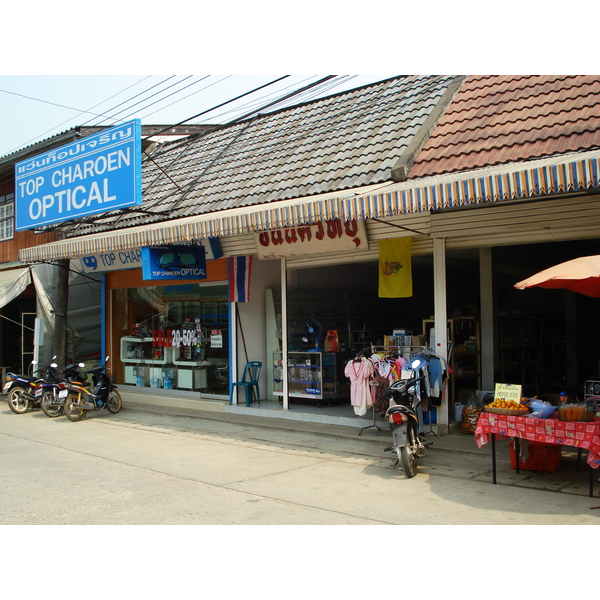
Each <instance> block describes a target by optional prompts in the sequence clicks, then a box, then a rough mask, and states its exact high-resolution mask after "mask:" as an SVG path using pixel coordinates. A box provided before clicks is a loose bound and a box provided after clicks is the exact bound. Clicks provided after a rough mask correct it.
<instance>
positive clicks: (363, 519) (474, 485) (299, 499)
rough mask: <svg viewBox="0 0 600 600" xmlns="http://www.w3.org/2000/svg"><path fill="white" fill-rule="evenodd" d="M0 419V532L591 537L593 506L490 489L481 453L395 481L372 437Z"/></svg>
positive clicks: (132, 418)
mask: <svg viewBox="0 0 600 600" xmlns="http://www.w3.org/2000/svg"><path fill="white" fill-rule="evenodd" d="M5 406H6V405H4V406H3V407H0V470H1V473H2V477H1V479H0V524H3V525H9V524H12V525H22V524H28V525H40V524H70V525H85V524H97V525H103V524H114V525H122V524H131V525H136V524H147V525H155V524H173V525H205V524H212V525H224V524H234V525H236V524H255V525H267V524H269V525H274V524H276V525H289V524H306V525H325V524H327V525H391V524H413V525H415V524H433V525H435V524H471V525H474V524H538V525H545V524H579V525H592V524H595V525H597V524H600V510H590V507H591V506H592V505H594V504H596V505H598V504H600V499H599V498H588V497H586V496H584V495H573V494H564V493H555V492H549V491H544V490H537V489H524V488H515V487H510V486H507V485H506V486H505V485H496V486H494V485H491V484H490V479H489V455H487V454H481V455H477V454H472V455H471V454H469V455H467V454H464V455H463V454H462V453H458V452H455V453H444V452H442V451H439V450H438V451H437V452H438V453H437V454H436V450H435V446H434V449H432V450H431V452H430V453H429V454H428V456H427V457H426V458H425V459H423V461H422V465H421V466H420V467H419V474H418V475H417V477H415V478H413V479H407V478H406V477H405V476H404V474H403V472H402V471H401V470H400V469H399V468H393V467H392V460H391V458H389V455H386V454H384V453H383V452H382V448H383V445H382V439H384V438H381V439H361V440H360V442H358V441H357V440H356V439H354V440H352V439H348V438H338V437H335V436H327V435H322V434H319V433H315V432H311V431H293V432H292V431H289V430H286V429H273V428H260V427H259V428H257V427H255V426H252V425H249V424H245V423H243V422H223V421H219V420H212V419H201V418H188V417H181V416H180V417H172V416H165V415H156V414H151V413H144V412H137V411H131V410H127V409H124V410H123V411H122V412H121V413H119V414H118V415H110V414H108V413H106V412H100V413H96V414H92V415H90V416H89V417H88V418H87V419H85V420H84V421H81V422H79V423H72V422H70V421H68V420H67V419H66V418H64V417H60V418H57V419H49V418H47V417H46V416H45V415H44V414H43V413H42V412H40V411H37V412H33V413H27V414H25V415H15V414H13V413H12V412H11V411H10V410H9V409H8V408H5ZM374 437H376V436H374ZM384 437H385V435H384Z"/></svg>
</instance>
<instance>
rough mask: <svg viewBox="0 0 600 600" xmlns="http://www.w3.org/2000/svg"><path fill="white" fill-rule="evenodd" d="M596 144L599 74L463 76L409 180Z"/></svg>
mask: <svg viewBox="0 0 600 600" xmlns="http://www.w3.org/2000/svg"><path fill="white" fill-rule="evenodd" d="M598 147H600V76H597V75H580V76H579V75H567V76H552V75H543V76H527V75H521V76H492V75H489V76H486V75H481V76H470V77H468V78H467V79H466V81H465V82H464V83H463V85H462V86H461V89H460V91H459V92H458V93H457V94H456V96H455V98H454V100H453V102H452V103H451V105H450V106H449V107H448V109H447V111H446V113H445V114H444V116H443V117H442V119H441V120H440V122H439V123H438V126H437V128H436V129H435V131H434V132H433V133H432V135H431V137H430V138H429V140H428V142H427V143H426V144H425V146H424V147H423V149H422V151H421V153H420V154H419V156H418V158H417V159H416V161H415V163H414V165H413V167H412V169H411V170H410V172H409V178H413V177H423V176H429V175H437V174H441V173H451V172H455V171H463V170H468V169H476V168H479V167H485V166H491V165H497V164H503V163H508V162H516V161H523V160H531V159H536V158H542V157H545V156H551V155H554V154H564V153H566V152H572V151H583V150H590V149H593V148H598Z"/></svg>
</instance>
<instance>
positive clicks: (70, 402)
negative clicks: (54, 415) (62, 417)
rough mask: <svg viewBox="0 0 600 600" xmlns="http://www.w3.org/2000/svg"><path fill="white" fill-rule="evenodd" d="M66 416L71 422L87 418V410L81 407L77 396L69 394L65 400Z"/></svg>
mask: <svg viewBox="0 0 600 600" xmlns="http://www.w3.org/2000/svg"><path fill="white" fill-rule="evenodd" d="M65 414H66V415H67V417H68V418H69V419H70V420H71V421H81V419H83V417H85V410H83V408H80V407H79V398H78V396H77V394H69V395H68V396H67V397H66V398H65Z"/></svg>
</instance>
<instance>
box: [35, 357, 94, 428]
mask: <svg viewBox="0 0 600 600" xmlns="http://www.w3.org/2000/svg"><path fill="white" fill-rule="evenodd" d="M83 367H85V365H84V364H83V363H81V362H80V363H73V364H70V365H67V366H66V367H65V368H64V369H63V370H62V371H61V373H60V374H61V375H62V379H64V380H66V381H74V382H80V383H83V384H84V385H85V384H86V378H87V377H86V376H85V375H84V374H83V373H82V372H81V371H80V369H82V368H83ZM58 384H59V381H58V380H57V381H45V380H41V381H38V382H37V386H36V388H35V397H36V400H38V401H39V403H40V406H41V408H42V410H43V411H44V413H45V414H46V416H48V417H50V418H52V419H53V418H54V417H59V416H60V415H62V414H63V412H64V406H65V399H64V398H61V397H59V395H58V392H59V387H58Z"/></svg>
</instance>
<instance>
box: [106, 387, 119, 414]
mask: <svg viewBox="0 0 600 600" xmlns="http://www.w3.org/2000/svg"><path fill="white" fill-rule="evenodd" d="M122 407H123V401H122V400H121V394H119V392H117V390H111V392H110V394H108V400H107V401H106V409H107V410H108V412H110V413H113V414H116V413H118V412H119V411H120V410H121V408H122Z"/></svg>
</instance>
